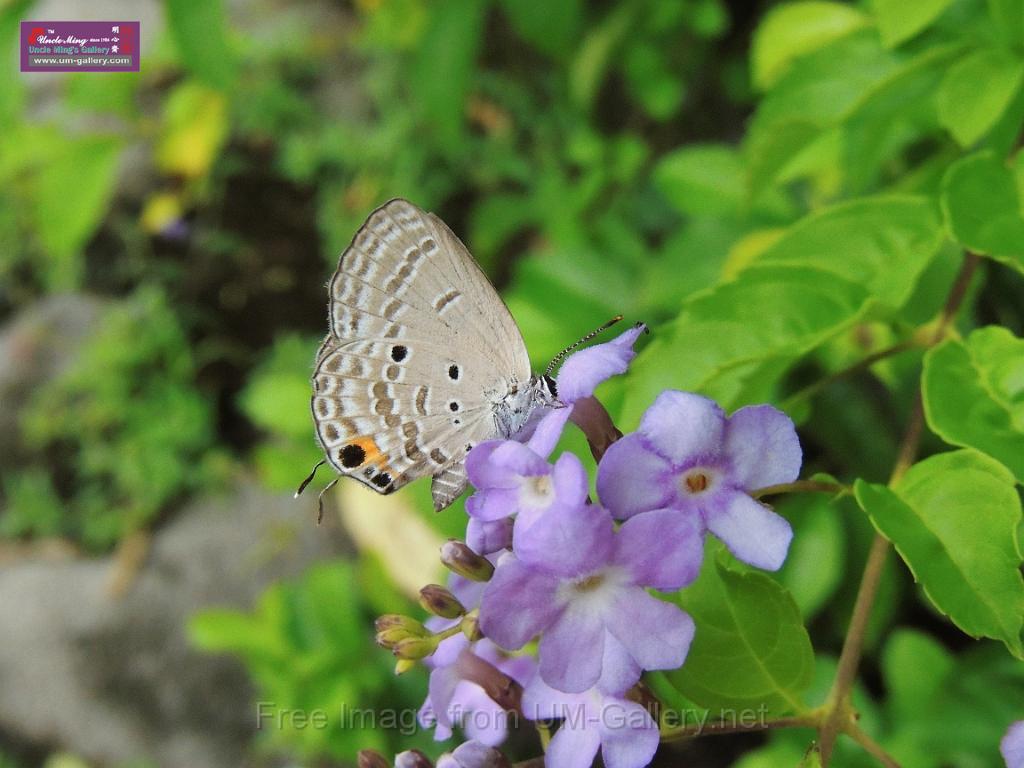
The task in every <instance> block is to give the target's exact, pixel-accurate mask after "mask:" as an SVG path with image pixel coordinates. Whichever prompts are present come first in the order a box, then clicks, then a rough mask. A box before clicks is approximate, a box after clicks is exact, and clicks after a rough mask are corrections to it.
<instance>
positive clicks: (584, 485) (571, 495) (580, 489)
mask: <svg viewBox="0 0 1024 768" xmlns="http://www.w3.org/2000/svg"><path fill="white" fill-rule="evenodd" d="M551 483H552V485H554V488H555V497H556V498H557V499H558V501H559V503H560V504H564V505H566V506H577V505H579V504H583V503H584V502H585V501H586V500H587V494H588V493H589V492H590V488H589V484H588V482H587V470H585V469H584V468H583V462H582V461H580V460H579V457H577V456H576V454H575V453H568V452H566V453H563V454H562V455H561V456H559V457H558V461H556V462H555V466H554V468H553V469H552V470H551Z"/></svg>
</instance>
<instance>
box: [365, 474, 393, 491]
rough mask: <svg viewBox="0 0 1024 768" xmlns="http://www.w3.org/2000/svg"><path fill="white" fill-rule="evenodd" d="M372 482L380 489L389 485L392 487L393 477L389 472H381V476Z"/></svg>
mask: <svg viewBox="0 0 1024 768" xmlns="http://www.w3.org/2000/svg"><path fill="white" fill-rule="evenodd" d="M370 482H371V483H373V484H374V485H376V486H377V487H378V488H387V487H388V486H389V485H391V475H389V474H388V473H387V472H381V473H380V474H379V475H377V476H375V477H374V478H373V479H372V480H371V481H370Z"/></svg>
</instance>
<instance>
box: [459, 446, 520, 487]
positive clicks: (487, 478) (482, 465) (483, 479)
mask: <svg viewBox="0 0 1024 768" xmlns="http://www.w3.org/2000/svg"><path fill="white" fill-rule="evenodd" d="M504 442H505V441H504V440H487V441H486V442H483V443H477V445H475V446H474V447H473V450H471V451H470V452H469V453H468V454H466V475H467V476H468V477H469V482H470V483H471V484H472V486H473V487H474V488H514V487H515V485H516V479H515V478H514V477H507V476H506V473H505V472H503V471H501V470H499V469H496V468H494V467H492V466H491V455H492V454H493V453H494V452H495V451H496V450H497V449H498V447H499V446H500V445H502V444H503V443H504Z"/></svg>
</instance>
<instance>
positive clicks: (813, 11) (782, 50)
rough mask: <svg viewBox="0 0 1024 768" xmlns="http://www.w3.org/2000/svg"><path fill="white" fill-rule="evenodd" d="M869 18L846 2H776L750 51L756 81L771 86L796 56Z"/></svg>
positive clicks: (816, 0) (825, 42)
mask: <svg viewBox="0 0 1024 768" xmlns="http://www.w3.org/2000/svg"><path fill="white" fill-rule="evenodd" d="M867 22H868V18H867V16H865V15H864V14H863V13H862V12H861V11H859V10H857V9H856V8H854V7H852V6H850V5H846V4H845V3H838V2H824V0H807V1H806V2H795V3H786V4H784V5H779V6H776V7H775V8H773V9H772V10H771V11H769V12H768V13H767V14H766V15H765V17H764V20H763V21H762V22H761V24H760V26H758V28H757V31H756V32H755V33H754V42H753V47H752V50H751V54H750V63H751V68H752V70H753V78H754V85H756V86H757V87H758V88H761V89H768V88H770V87H771V86H772V85H773V84H774V83H775V82H776V81H777V80H778V79H779V77H780V76H781V75H782V74H783V73H784V72H785V70H786V68H787V67H788V66H789V64H790V63H791V62H792V61H793V60H794V59H796V58H799V57H800V56H803V55H805V54H808V53H811V52H812V51H815V50H817V49H818V48H821V47H822V46H825V45H827V44H828V43H830V42H831V41H832V40H835V39H836V38H838V37H842V36H843V35H847V34H849V33H850V32H853V31H854V30H856V29H860V28H861V27H863V26H865V25H866V24H867Z"/></svg>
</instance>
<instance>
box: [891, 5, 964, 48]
mask: <svg viewBox="0 0 1024 768" xmlns="http://www.w3.org/2000/svg"><path fill="white" fill-rule="evenodd" d="M952 2H953V0H910V1H909V2H907V0H871V9H872V10H873V11H874V13H875V18H876V19H877V20H878V31H879V32H881V33H882V40H883V41H884V42H885V44H886V46H887V47H889V48H891V47H893V46H895V45H899V44H900V43H902V42H903V41H904V40H908V39H910V38H911V37H913V36H914V35H916V34H917V33H918V32H921V31H923V30H924V29H926V28H927V27H928V26H929V25H930V24H931V23H932V22H933V21H935V19H937V18H938V17H939V15H940V14H941V13H942V12H943V11H944V10H946V8H947V7H948V6H949V5H950V3H952Z"/></svg>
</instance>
